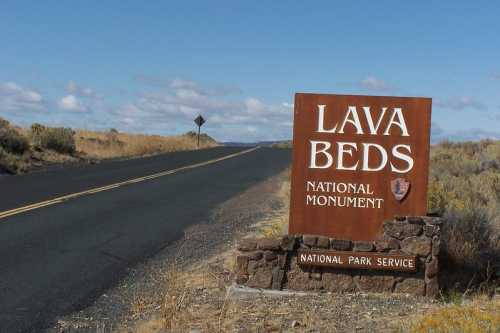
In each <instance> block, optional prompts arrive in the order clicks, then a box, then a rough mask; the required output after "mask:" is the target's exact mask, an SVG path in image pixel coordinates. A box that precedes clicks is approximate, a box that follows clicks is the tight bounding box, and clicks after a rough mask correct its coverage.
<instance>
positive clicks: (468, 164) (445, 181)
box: [428, 140, 500, 288]
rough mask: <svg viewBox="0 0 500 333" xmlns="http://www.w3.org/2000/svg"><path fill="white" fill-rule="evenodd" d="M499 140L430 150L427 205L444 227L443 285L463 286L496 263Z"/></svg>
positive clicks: (499, 246) (499, 257) (499, 251)
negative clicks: (443, 220)
mask: <svg viewBox="0 0 500 333" xmlns="http://www.w3.org/2000/svg"><path fill="white" fill-rule="evenodd" d="M499 161H500V141H490V140H485V141H480V142H464V143H450V142H445V143H442V144H440V145H436V146H433V147H432V149H431V170H430V182H429V193H428V208H429V211H430V212H432V213H436V214H438V215H441V216H444V217H445V218H446V220H447V223H446V225H445V226H444V228H443V235H442V238H443V245H444V246H443V261H442V262H443V264H444V267H443V268H444V269H445V272H444V273H443V274H444V275H446V281H443V282H445V283H446V284H448V286H450V287H453V286H454V285H455V284H457V283H458V284H460V286H461V287H462V288H464V287H467V285H469V284H470V282H471V281H472V283H474V284H478V283H480V282H481V279H483V280H484V279H487V278H488V277H487V276H486V275H487V274H486V275H485V272H486V270H487V269H488V268H489V267H490V266H491V267H493V269H494V270H498V269H499V268H500V171H499Z"/></svg>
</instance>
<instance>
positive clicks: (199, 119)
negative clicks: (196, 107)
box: [194, 115, 206, 148]
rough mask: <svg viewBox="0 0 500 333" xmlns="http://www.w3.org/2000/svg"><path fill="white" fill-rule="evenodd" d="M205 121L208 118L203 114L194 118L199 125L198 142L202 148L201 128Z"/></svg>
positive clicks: (198, 145)
mask: <svg viewBox="0 0 500 333" xmlns="http://www.w3.org/2000/svg"><path fill="white" fill-rule="evenodd" d="M205 122H206V120H205V119H204V118H203V117H202V116H201V115H198V117H196V119H195V120H194V123H195V124H196V125H198V140H197V144H196V146H197V147H198V148H200V129H201V126H202V125H203V124H204V123H205Z"/></svg>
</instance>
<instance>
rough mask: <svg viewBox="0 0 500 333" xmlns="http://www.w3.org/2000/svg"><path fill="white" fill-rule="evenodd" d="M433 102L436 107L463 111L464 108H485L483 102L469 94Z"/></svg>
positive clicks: (480, 109)
mask: <svg viewBox="0 0 500 333" xmlns="http://www.w3.org/2000/svg"><path fill="white" fill-rule="evenodd" d="M434 104H435V105H436V106H438V107H442V108H445V109H451V110H455V111H463V110H466V109H474V110H479V111H482V110H486V109H487V107H486V105H485V104H484V103H482V102H481V101H478V100H476V99H474V98H473V97H470V96H460V97H451V98H449V99H447V100H445V101H443V100H437V101H435V102H434Z"/></svg>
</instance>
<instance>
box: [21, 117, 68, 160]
mask: <svg viewBox="0 0 500 333" xmlns="http://www.w3.org/2000/svg"><path fill="white" fill-rule="evenodd" d="M30 136H31V140H32V141H33V144H34V145H35V146H37V147H40V148H46V149H52V150H55V151H57V152H58V153H61V154H73V153H74V152H75V150H76V144H75V138H74V132H73V130H72V129H71V128H64V127H45V126H43V125H40V124H33V125H32V126H31V131H30Z"/></svg>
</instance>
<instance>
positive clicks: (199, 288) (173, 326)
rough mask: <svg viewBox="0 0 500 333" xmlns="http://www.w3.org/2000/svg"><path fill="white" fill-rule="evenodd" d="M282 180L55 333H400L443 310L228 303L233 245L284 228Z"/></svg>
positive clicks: (284, 301)
mask: <svg viewBox="0 0 500 333" xmlns="http://www.w3.org/2000/svg"><path fill="white" fill-rule="evenodd" d="M287 178H288V173H287V172H284V173H282V174H281V175H279V176H276V177H274V178H272V179H269V180H268V181H266V182H263V183H261V184H259V185H257V186H255V187H253V188H251V189H249V190H248V191H246V192H244V193H242V194H241V195H239V196H237V197H235V198H232V199H231V200H229V201H228V202H226V203H225V204H223V205H222V206H221V207H219V208H218V209H217V210H216V211H214V212H213V214H212V219H211V220H210V221H205V222H202V221H200V222H201V223H199V224H198V225H196V226H194V227H192V228H190V229H189V230H187V231H186V232H185V235H184V238H183V239H182V240H180V241H178V242H177V243H175V244H173V245H172V246H170V247H168V248H166V249H164V251H162V252H161V253H159V254H158V255H157V256H155V257H154V258H152V259H151V260H149V261H148V262H146V263H144V264H142V265H140V266H138V267H135V268H133V269H130V272H129V274H128V277H127V278H125V279H124V280H123V281H122V282H121V283H120V284H119V285H118V286H116V287H115V288H113V289H112V290H109V291H108V292H107V293H106V294H104V295H102V296H101V297H100V298H99V299H98V300H97V301H96V302H95V303H94V305H92V306H91V307H89V308H86V309H84V310H82V311H80V312H78V313H74V314H71V315H68V316H66V317H63V318H59V320H58V321H57V323H56V324H55V325H54V327H53V328H51V329H49V330H47V333H55V332H58V333H61V332H78V333H83V332H100V333H105V332H120V333H125V332H127V333H128V332H138V333H160V332H192V333H197V332H402V331H407V329H405V327H408V326H407V325H408V323H409V322H411V321H413V320H415V318H418V316H422V315H424V314H426V313H428V312H429V311H435V310H436V309H439V308H440V307H443V306H446V305H444V304H442V303H440V302H437V301H430V300H428V299H424V298H417V297H412V296H408V295H380V294H365V293H356V294H331V293H316V294H307V295H305V296H304V295H295V296H270V295H265V294H255V295H253V296H251V297H243V296H231V297H230V296H228V295H229V294H228V293H227V289H228V287H230V286H231V284H232V280H233V276H232V273H231V271H232V267H233V265H234V249H235V246H236V243H237V242H238V240H239V239H241V238H243V237H248V236H252V235H262V234H267V233H270V232H271V233H272V232H282V230H276V229H275V228H274V227H272V226H275V225H283V221H284V220H285V222H286V216H287V211H288V206H287V200H288V198H287V196H286V193H287V191H284V190H283V184H285V183H286V179H287Z"/></svg>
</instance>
